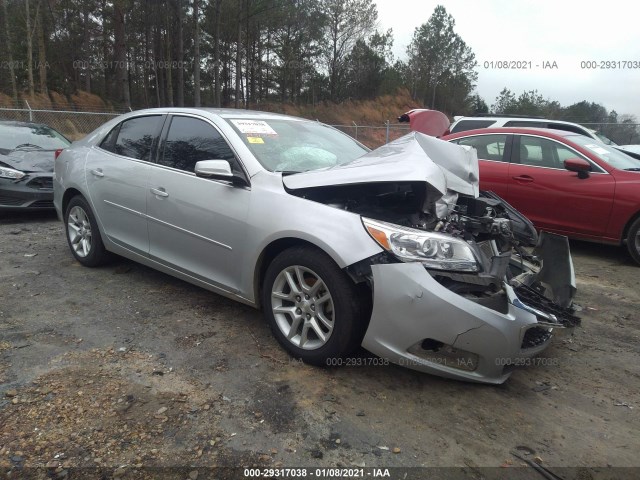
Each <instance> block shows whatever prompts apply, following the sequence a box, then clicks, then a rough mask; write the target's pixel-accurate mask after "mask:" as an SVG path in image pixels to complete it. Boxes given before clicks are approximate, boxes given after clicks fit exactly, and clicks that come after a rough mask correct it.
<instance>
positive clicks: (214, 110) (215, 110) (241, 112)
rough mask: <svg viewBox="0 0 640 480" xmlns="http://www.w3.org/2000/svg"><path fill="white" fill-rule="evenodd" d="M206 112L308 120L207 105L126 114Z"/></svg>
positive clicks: (228, 116)
mask: <svg viewBox="0 0 640 480" xmlns="http://www.w3.org/2000/svg"><path fill="white" fill-rule="evenodd" d="M198 112H203V113H208V114H213V115H217V116H219V117H221V118H271V119H276V118H281V119H283V120H285V119H286V120H298V121H309V122H313V121H314V120H309V119H306V118H300V117H294V116H291V115H284V114H282V113H275V112H262V111H259V110H244V109H242V108H209V107H161V108H147V109H144V110H134V111H133V112H129V113H128V114H129V115H130V114H141V113H156V114H157V113H198Z"/></svg>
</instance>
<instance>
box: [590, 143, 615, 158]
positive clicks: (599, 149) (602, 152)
mask: <svg viewBox="0 0 640 480" xmlns="http://www.w3.org/2000/svg"><path fill="white" fill-rule="evenodd" d="M585 147H587V148H588V149H590V150H592V151H594V152H596V153H599V154H600V155H607V154H608V153H609V152H608V151H607V149H605V148H602V147H600V146H598V145H594V144H593V143H590V144H589V145H585Z"/></svg>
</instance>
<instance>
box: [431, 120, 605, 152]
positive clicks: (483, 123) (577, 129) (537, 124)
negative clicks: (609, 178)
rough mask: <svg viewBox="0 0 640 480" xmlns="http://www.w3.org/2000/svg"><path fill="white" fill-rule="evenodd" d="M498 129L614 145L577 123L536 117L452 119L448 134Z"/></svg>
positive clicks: (594, 131)
mask: <svg viewBox="0 0 640 480" xmlns="http://www.w3.org/2000/svg"><path fill="white" fill-rule="evenodd" d="M498 127H524V128H548V129H553V130H563V131H567V132H573V133H577V134H579V135H584V136H585V137H590V138H592V139H593V140H596V141H598V142H601V143H604V144H605V145H615V143H614V142H613V141H611V140H610V139H609V138H607V137H605V136H604V135H602V134H601V133H599V132H597V131H596V130H593V129H591V128H587V127H585V126H583V125H579V124H577V123H573V122H564V121H562V120H547V119H545V118H536V117H521V116H517V115H499V114H496V115H493V114H480V115H476V116H474V117H454V120H453V123H452V124H451V126H450V127H449V132H448V133H449V134H451V133H460V132H464V131H467V130H475V129H478V128H498ZM419 131H420V130H419Z"/></svg>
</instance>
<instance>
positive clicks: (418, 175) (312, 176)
mask: <svg viewBox="0 0 640 480" xmlns="http://www.w3.org/2000/svg"><path fill="white" fill-rule="evenodd" d="M417 181H423V182H426V183H427V184H429V185H430V186H431V187H433V188H435V189H436V190H438V191H439V192H440V193H441V194H442V195H444V194H445V193H447V190H452V191H454V192H457V193H462V194H465V195H471V196H473V197H477V196H478V194H479V173H478V157H477V156H476V151H475V150H474V149H472V148H469V147H462V146H459V145H455V144H453V143H449V142H445V141H442V140H438V139H436V138H433V137H430V136H427V135H424V134H422V133H418V132H411V133H410V134H408V135H405V136H403V137H401V138H399V139H398V140H395V141H393V142H391V143H388V144H387V145H384V146H382V147H380V148H377V149H375V150H373V151H371V152H369V153H367V154H365V155H363V156H362V157H360V158H357V159H356V160H354V161H352V162H349V163H346V164H343V165H338V166H335V167H329V168H323V169H318V170H311V171H309V172H303V173H298V174H294V175H289V176H286V177H284V178H283V182H284V185H285V186H286V187H287V188H289V189H292V190H297V189H302V188H311V187H325V186H334V185H352V184H358V183H372V182H417Z"/></svg>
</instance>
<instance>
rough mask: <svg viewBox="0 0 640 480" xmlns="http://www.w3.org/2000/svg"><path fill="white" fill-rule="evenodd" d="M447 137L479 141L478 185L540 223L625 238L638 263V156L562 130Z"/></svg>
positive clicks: (587, 236)
mask: <svg viewBox="0 0 640 480" xmlns="http://www.w3.org/2000/svg"><path fill="white" fill-rule="evenodd" d="M442 139H443V140H447V141H450V142H454V143H458V144H460V145H469V146H472V147H475V149H476V150H477V152H478V158H479V159H480V162H479V163H480V188H481V189H482V190H491V191H494V192H495V193H497V194H498V195H500V196H501V197H502V198H504V199H505V200H506V201H507V202H509V203H510V204H511V205H513V206H514V207H515V208H516V209H517V210H519V211H520V212H522V213H523V214H524V215H525V216H527V217H528V218H529V219H530V220H531V221H532V222H533V223H534V225H535V226H536V228H538V229H544V230H548V231H551V232H555V233H559V234H562V235H566V236H568V237H571V238H577V239H581V240H589V241H594V242H599V243H608V244H614V245H621V244H625V243H626V245H627V247H628V249H629V252H630V253H631V256H632V257H633V259H634V260H635V261H636V262H638V263H640V161H638V160H636V159H634V158H632V157H630V156H628V155H626V154H624V153H622V152H620V151H618V150H616V149H614V148H612V147H610V146H608V145H604V144H601V143H598V142H597V141H595V140H593V139H591V138H588V137H585V136H582V135H577V134H575V133H572V132H565V131H560V130H548V129H537V128H488V129H479V130H468V131H465V132H460V133H456V134H452V135H447V136H444V137H442Z"/></svg>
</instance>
